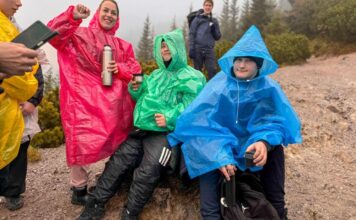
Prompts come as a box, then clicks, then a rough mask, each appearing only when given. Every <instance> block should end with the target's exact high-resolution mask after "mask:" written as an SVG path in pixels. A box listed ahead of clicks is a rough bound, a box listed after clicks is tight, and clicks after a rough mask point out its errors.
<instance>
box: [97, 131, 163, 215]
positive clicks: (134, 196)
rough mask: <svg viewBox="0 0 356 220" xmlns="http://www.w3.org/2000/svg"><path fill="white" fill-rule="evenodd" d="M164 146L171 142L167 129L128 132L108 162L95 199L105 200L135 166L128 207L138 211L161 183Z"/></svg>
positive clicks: (134, 212) (103, 201)
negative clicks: (145, 132) (161, 161)
mask: <svg viewBox="0 0 356 220" xmlns="http://www.w3.org/2000/svg"><path fill="white" fill-rule="evenodd" d="M165 146H168V143H167V139H166V134H165V133H157V132H156V133H150V132H148V134H146V135H144V136H143V137H137V136H136V137H134V136H129V138H128V139H127V140H126V141H125V142H124V143H123V144H121V146H120V147H119V149H118V150H116V152H115V153H114V154H113V155H112V156H111V157H110V160H109V161H108V162H107V163H106V165H105V169H104V172H103V174H102V175H101V176H100V178H99V180H98V182H97V185H96V188H95V191H94V192H93V197H94V198H95V200H96V201H98V202H102V203H106V202H107V201H108V200H109V199H110V198H111V197H112V196H113V195H114V194H115V193H116V191H117V190H118V189H119V187H120V185H121V183H122V182H123V180H124V178H125V176H126V174H127V172H129V171H130V170H134V175H133V180H132V183H131V187H130V191H129V195H128V203H127V209H128V210H129V211H130V213H132V214H134V215H135V214H136V215H137V214H139V213H140V212H141V211H142V209H143V207H144V206H145V204H146V203H147V202H148V200H149V199H150V198H151V196H152V194H153V191H154V189H155V188H156V186H157V185H158V181H159V179H160V176H161V173H162V171H163V169H164V167H163V166H162V165H161V164H160V163H159V159H160V155H161V153H162V149H163V148H164V147H165Z"/></svg>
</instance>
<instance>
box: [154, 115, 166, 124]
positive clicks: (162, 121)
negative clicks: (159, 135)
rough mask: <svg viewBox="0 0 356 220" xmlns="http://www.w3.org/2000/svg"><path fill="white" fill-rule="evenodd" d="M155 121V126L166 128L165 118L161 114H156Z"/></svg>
mask: <svg viewBox="0 0 356 220" xmlns="http://www.w3.org/2000/svg"><path fill="white" fill-rule="evenodd" d="M155 120H156V124H157V126H158V127H161V128H165V127H167V123H166V118H165V117H164V115H163V114H159V113H156V114H155Z"/></svg>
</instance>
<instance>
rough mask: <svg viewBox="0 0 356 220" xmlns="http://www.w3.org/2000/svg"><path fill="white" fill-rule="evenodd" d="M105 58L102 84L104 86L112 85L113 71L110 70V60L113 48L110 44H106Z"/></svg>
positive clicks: (103, 60)
mask: <svg viewBox="0 0 356 220" xmlns="http://www.w3.org/2000/svg"><path fill="white" fill-rule="evenodd" d="M102 57H103V59H102V72H101V78H102V84H103V85H104V86H111V85H112V72H111V71H108V65H109V62H110V61H112V49H111V47H110V46H109V45H105V46H104V49H103V56H102Z"/></svg>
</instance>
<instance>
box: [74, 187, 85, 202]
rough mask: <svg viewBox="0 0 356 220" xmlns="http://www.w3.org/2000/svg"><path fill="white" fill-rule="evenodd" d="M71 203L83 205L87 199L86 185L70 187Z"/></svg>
mask: <svg viewBox="0 0 356 220" xmlns="http://www.w3.org/2000/svg"><path fill="white" fill-rule="evenodd" d="M71 190H72V191H73V194H72V201H71V202H72V204H73V205H85V203H86V202H87V200H88V192H87V186H84V187H80V188H77V187H72V188H71Z"/></svg>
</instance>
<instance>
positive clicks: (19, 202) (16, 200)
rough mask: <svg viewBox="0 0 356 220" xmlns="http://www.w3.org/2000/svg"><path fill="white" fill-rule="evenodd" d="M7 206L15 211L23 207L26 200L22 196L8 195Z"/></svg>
mask: <svg viewBox="0 0 356 220" xmlns="http://www.w3.org/2000/svg"><path fill="white" fill-rule="evenodd" d="M5 199H6V203H5V207H6V208H7V209H8V210H10V211H15V210H17V209H21V208H22V206H23V204H24V202H23V199H22V197H21V196H16V197H6V198H5Z"/></svg>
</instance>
